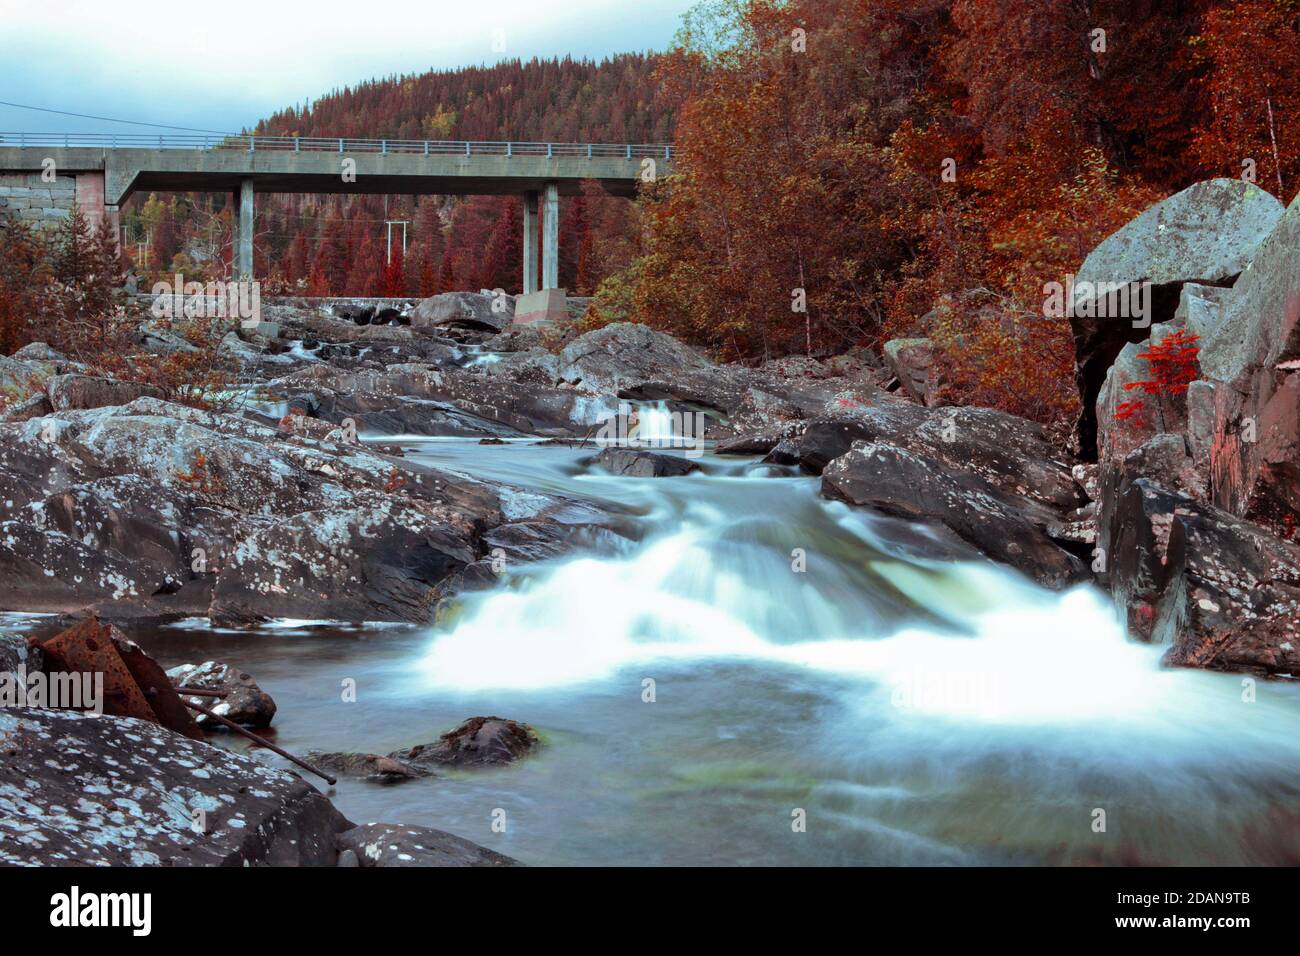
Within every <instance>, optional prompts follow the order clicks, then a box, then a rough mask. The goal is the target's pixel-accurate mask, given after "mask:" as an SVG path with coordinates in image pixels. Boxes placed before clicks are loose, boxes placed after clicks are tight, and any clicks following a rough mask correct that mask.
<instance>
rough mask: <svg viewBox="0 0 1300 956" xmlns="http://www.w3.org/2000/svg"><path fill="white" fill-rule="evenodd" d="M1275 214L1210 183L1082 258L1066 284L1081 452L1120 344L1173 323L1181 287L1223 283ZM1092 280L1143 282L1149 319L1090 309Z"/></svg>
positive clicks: (1244, 189) (1237, 188) (1246, 192)
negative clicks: (1070, 287)
mask: <svg viewBox="0 0 1300 956" xmlns="http://www.w3.org/2000/svg"><path fill="white" fill-rule="evenodd" d="M1282 214H1283V208H1282V204H1281V203H1280V202H1278V201H1277V199H1275V198H1274V197H1273V196H1271V195H1269V193H1267V192H1266V191H1264V190H1263V189H1260V188H1259V187H1258V186H1255V185H1253V184H1251V183H1246V182H1243V181H1241V180H1237V179H1212V180H1208V181H1206V182H1201V183H1197V184H1195V185H1194V186H1190V187H1188V188H1187V189H1184V190H1183V191H1182V192H1180V193H1177V194H1175V195H1173V196H1170V197H1169V198H1167V199H1164V200H1162V201H1160V202H1158V203H1156V204H1155V205H1153V206H1152V207H1151V208H1149V209H1147V210H1146V211H1145V212H1143V213H1142V214H1141V215H1140V216H1138V217H1137V218H1136V219H1134V220H1132V221H1131V222H1129V223H1128V224H1127V225H1125V226H1123V227H1122V228H1120V229H1119V230H1117V231H1116V232H1115V233H1113V234H1112V235H1111V236H1109V237H1108V238H1106V239H1105V240H1103V241H1102V242H1101V243H1100V244H1099V245H1098V246H1097V247H1096V248H1095V249H1094V250H1093V251H1092V252H1091V253H1090V254H1089V255H1088V258H1087V259H1086V260H1084V263H1083V265H1082V266H1081V267H1080V268H1079V273H1078V275H1077V276H1076V277H1075V280H1074V282H1075V295H1076V299H1075V302H1074V303H1073V308H1072V310H1071V316H1070V324H1071V329H1072V332H1073V335H1074V343H1075V362H1076V369H1077V373H1076V375H1077V379H1078V383H1079V388H1080V398H1081V400H1082V403H1083V415H1082V418H1081V420H1080V424H1079V436H1080V441H1081V444H1082V446H1083V450H1084V452H1085V453H1091V450H1092V449H1093V447H1094V445H1095V441H1096V427H1097V420H1096V418H1095V416H1094V410H1095V407H1096V400H1097V393H1098V391H1099V389H1100V388H1101V383H1102V381H1103V379H1104V377H1105V374H1106V370H1107V369H1108V368H1110V366H1111V365H1112V364H1113V363H1114V361H1115V359H1116V357H1117V356H1118V355H1119V353H1120V350H1121V349H1122V348H1123V347H1124V345H1125V344H1127V343H1132V342H1140V341H1142V340H1143V339H1144V338H1146V337H1147V334H1148V327H1149V324H1150V323H1152V322H1166V321H1169V320H1170V319H1172V318H1173V315H1174V313H1175V311H1176V310H1177V308H1178V303H1179V300H1180V294H1181V288H1182V286H1183V285H1184V284H1185V283H1197V284H1200V285H1203V286H1216V285H1218V286H1222V285H1228V284H1231V282H1232V281H1233V280H1234V279H1235V277H1236V276H1238V275H1240V274H1241V273H1242V272H1243V271H1245V269H1246V267H1247V265H1248V264H1249V263H1250V262H1251V261H1252V260H1253V259H1254V258H1255V257H1256V255H1257V254H1258V253H1259V252H1260V251H1261V249H1262V247H1263V244H1264V242H1265V240H1267V239H1268V237H1269V236H1270V235H1271V234H1272V233H1273V232H1274V230H1275V229H1276V228H1277V226H1278V223H1279V221H1280V220H1281V219H1282ZM1061 281H1064V277H1062V279H1061ZM1099 283H1107V284H1110V285H1111V286H1112V287H1113V286H1115V285H1127V284H1129V283H1150V284H1151V288H1150V301H1149V303H1148V304H1149V306H1150V311H1149V314H1148V315H1147V316H1146V317H1145V319H1142V318H1137V322H1136V324H1135V321H1134V319H1135V317H1134V316H1131V315H1125V316H1118V315H1114V314H1113V311H1114V310H1112V309H1110V308H1109V306H1108V307H1107V308H1106V309H1104V310H1099V309H1096V308H1092V307H1090V303H1092V302H1096V301H1097V297H1096V296H1095V295H1094V294H1093V291H1094V290H1095V289H1096V288H1097V284H1099ZM1099 312H1100V313H1102V314H1098V313H1099ZM1144 323H1145V324H1144ZM1193 330H1195V329H1193Z"/></svg>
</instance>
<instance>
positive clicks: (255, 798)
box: [0, 708, 349, 866]
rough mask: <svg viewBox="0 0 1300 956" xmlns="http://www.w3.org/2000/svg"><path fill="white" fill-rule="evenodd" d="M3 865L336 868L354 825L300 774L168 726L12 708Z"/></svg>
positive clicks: (2, 738) (1, 778)
mask: <svg viewBox="0 0 1300 956" xmlns="http://www.w3.org/2000/svg"><path fill="white" fill-rule="evenodd" d="M0 754H3V756H4V759H3V760H0V863H4V864H9V865H19V866H51V865H52V866H247V865H255V866H256V865H268V866H312V865H315V866H332V865H334V863H335V862H336V860H337V859H338V849H337V847H336V845H335V837H336V835H337V834H338V833H339V832H340V831H342V830H344V829H347V828H348V827H349V823H348V821H347V820H346V819H345V818H344V817H343V816H342V815H341V814H340V813H339V812H338V811H337V810H336V809H334V807H333V806H332V805H331V804H330V802H329V801H328V800H327V799H325V797H323V796H321V794H320V793H318V792H317V791H316V790H315V789H313V788H312V787H311V786H309V785H308V784H307V783H306V782H305V781H303V780H302V779H300V778H299V777H296V776H293V775H291V774H288V773H285V772H283V771H280V770H275V769H272V768H271V767H268V766H265V765H263V764H260V763H258V762H257V761H255V760H252V759H251V758H249V757H244V756H240V755H238V754H234V753H231V752H229V751H226V750H221V749H219V748H217V747H213V746H210V745H208V744H205V743H200V742H198V741H194V740H190V739H188V738H186V737H182V736H181V735H180V734H176V733H173V732H172V731H170V730H166V729H164V728H162V727H160V726H158V725H157V724H153V723H149V722H147V721H143V720H136V719H133V718H126V717H109V716H100V717H93V716H85V715H83V714H80V713H78V712H75V711H64V710H36V709H32V708H11V709H5V710H0Z"/></svg>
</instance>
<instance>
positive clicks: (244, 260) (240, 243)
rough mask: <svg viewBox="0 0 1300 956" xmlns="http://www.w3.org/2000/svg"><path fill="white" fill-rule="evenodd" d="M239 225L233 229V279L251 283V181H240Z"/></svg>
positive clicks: (238, 196)
mask: <svg viewBox="0 0 1300 956" xmlns="http://www.w3.org/2000/svg"><path fill="white" fill-rule="evenodd" d="M236 198H237V199H238V200H239V224H238V226H236V228H235V278H236V279H237V280H238V281H240V282H252V281H253V180H251V179H241V180H240V181H239V192H238V193H237V194H236Z"/></svg>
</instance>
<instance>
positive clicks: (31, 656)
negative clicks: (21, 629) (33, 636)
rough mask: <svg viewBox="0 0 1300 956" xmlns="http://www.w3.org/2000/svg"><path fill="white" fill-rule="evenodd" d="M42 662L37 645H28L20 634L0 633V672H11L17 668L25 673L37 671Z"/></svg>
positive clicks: (14, 671)
mask: <svg viewBox="0 0 1300 956" xmlns="http://www.w3.org/2000/svg"><path fill="white" fill-rule="evenodd" d="M43 664H44V656H43V655H42V653H41V649H40V647H39V645H29V644H28V643H27V638H25V637H23V636H22V635H21V634H3V633H0V674H6V673H7V674H13V673H16V672H17V671H18V670H19V668H22V669H23V670H25V671H26V672H27V673H32V672H33V671H38V670H40V669H41V668H42V665H43Z"/></svg>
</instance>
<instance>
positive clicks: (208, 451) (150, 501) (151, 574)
mask: <svg viewBox="0 0 1300 956" xmlns="http://www.w3.org/2000/svg"><path fill="white" fill-rule="evenodd" d="M495 487H496V486H493V485H489V484H487V483H484V482H481V481H477V480H474V479H469V478H459V477H455V476H452V475H450V474H447V473H444V472H441V471H439V470H437V469H433V468H428V467H425V466H423V465H420V464H418V463H415V462H411V461H403V460H402V459H396V458H392V457H386V456H383V455H379V454H376V453H374V452H372V451H370V450H368V449H366V448H362V447H359V446H355V445H346V444H343V443H335V442H325V441H318V440H316V439H313V438H310V437H307V436H300V435H289V434H285V433H282V432H279V431H277V430H276V429H274V428H267V427H264V426H261V425H257V424H254V423H252V422H250V421H248V420H246V419H241V418H237V417H234V416H227V415H219V414H214V413H211V412H203V411H199V410H196V409H190V408H184V407H181V406H177V405H171V404H169V403H166V402H159V401H157V400H155V399H138V400H137V401H135V402H132V403H131V404H130V405H127V406H121V407H110V408H102V409H94V410H82V411H68V412H60V413H58V414H57V416H52V417H46V418H43V419H34V420H31V421H28V422H23V423H18V424H3V425H0V607H9V608H15V609H25V610H51V611H68V612H81V611H86V610H106V611H107V612H109V613H112V614H114V615H115V616H121V615H126V614H162V613H213V614H216V615H218V616H221V617H222V618H223V619H224V620H227V621H231V622H235V621H239V622H246V621H248V620H250V619H253V618H256V617H261V616H271V617H280V616H284V615H286V614H292V615H293V616H298V617H306V618H316V617H320V616H322V615H324V616H330V617H336V618H340V619H345V620H419V619H422V618H419V617H416V615H417V614H419V613H421V611H420V608H421V605H422V602H423V601H424V598H425V596H426V595H427V593H428V591H429V590H430V589H431V588H433V587H434V586H435V585H436V584H437V583H438V582H439V581H440V580H441V579H442V578H443V577H446V576H448V575H451V574H453V573H454V572H456V571H457V570H459V569H460V568H462V567H464V566H465V565H466V564H469V563H471V562H473V561H475V560H478V559H479V558H480V557H482V556H483V554H484V553H485V551H486V548H485V546H484V544H483V541H482V535H483V534H484V533H485V532H487V531H489V530H491V529H492V528H494V527H496V526H498V525H500V524H502V523H505V522H508V521H514V520H520V519H521V518H531V517H533V516H535V515H537V514H538V513H540V512H541V511H542V510H544V508H545V507H546V506H547V505H548V504H550V503H553V501H554V500H555V499H550V498H547V497H546V496H541V495H539V496H534V499H535V500H534V503H535V505H536V507H535V508H532V509H531V510H530V509H529V508H523V509H522V510H521V509H519V508H518V507H516V506H517V505H518V504H519V502H520V501H522V499H520V498H519V497H518V495H516V494H515V493H514V492H506V494H508V495H511V496H513V497H511V499H510V501H511V504H510V505H509V507H508V508H506V509H505V510H503V502H502V499H501V498H500V497H498V495H497V493H496V491H495V490H494V489H495ZM506 511H510V512H511V515H510V516H507V514H506V513H505V512H506ZM110 608H111V611H110V610H109V609H110ZM425 610H427V608H426V609H425Z"/></svg>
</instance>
